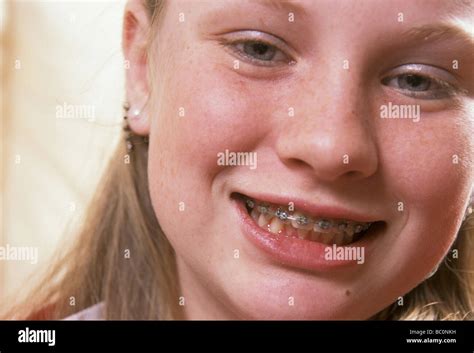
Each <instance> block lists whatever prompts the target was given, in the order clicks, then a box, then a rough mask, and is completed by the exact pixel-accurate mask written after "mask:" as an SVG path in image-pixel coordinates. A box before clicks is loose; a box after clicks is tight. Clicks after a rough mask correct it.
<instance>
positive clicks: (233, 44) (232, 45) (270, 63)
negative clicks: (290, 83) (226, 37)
mask: <svg viewBox="0 0 474 353" xmlns="http://www.w3.org/2000/svg"><path fill="white" fill-rule="evenodd" d="M221 44H222V45H223V46H224V47H225V48H227V49H228V50H231V51H232V52H233V53H234V54H235V55H237V56H239V58H241V59H243V60H245V61H247V62H249V63H250V64H254V65H257V66H267V67H274V66H278V65H281V64H286V65H291V64H292V63H294V60H293V59H292V58H291V57H290V56H289V55H288V54H287V53H285V51H284V50H282V49H280V48H279V47H278V46H276V45H274V44H271V43H269V42H267V41H264V40H261V39H239V40H235V41H230V42H228V41H225V42H222V43H221ZM239 45H242V46H245V45H264V46H266V47H268V50H273V51H274V52H275V55H279V54H281V55H283V56H284V59H283V60H261V59H258V58H256V57H254V56H252V55H251V54H249V53H246V52H245V48H241V49H239V48H238V46H239Z"/></svg>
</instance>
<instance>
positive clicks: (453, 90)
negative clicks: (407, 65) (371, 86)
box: [381, 72, 459, 100]
mask: <svg viewBox="0 0 474 353" xmlns="http://www.w3.org/2000/svg"><path fill="white" fill-rule="evenodd" d="M410 76H411V77H414V78H417V79H420V78H421V79H423V80H427V81H428V90H427V91H416V90H413V91H412V90H409V89H404V88H395V89H396V90H397V91H400V92H402V93H403V94H405V95H407V96H409V97H412V98H415V99H426V100H429V99H443V98H449V97H453V96H456V95H457V94H458V93H459V89H458V88H457V87H456V86H454V85H452V84H451V83H448V82H446V81H444V80H440V79H438V78H436V77H431V76H427V75H423V74H419V73H418V72H404V73H401V74H398V75H393V76H389V77H385V78H383V79H382V81H381V82H382V84H383V85H385V86H388V83H389V82H390V81H392V80H394V79H400V78H403V77H410ZM433 85H436V86H437V87H436V88H435V90H434V91H432V92H431V93H427V92H428V91H429V89H430V88H431V86H433Z"/></svg>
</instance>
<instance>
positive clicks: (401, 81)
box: [397, 74, 432, 92]
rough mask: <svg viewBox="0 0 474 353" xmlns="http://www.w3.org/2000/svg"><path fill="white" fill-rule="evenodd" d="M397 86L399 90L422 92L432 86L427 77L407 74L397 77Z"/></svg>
mask: <svg viewBox="0 0 474 353" xmlns="http://www.w3.org/2000/svg"><path fill="white" fill-rule="evenodd" d="M397 85H398V87H399V88H401V89H406V90H411V91H415V92H423V91H427V90H428V89H429V88H430V87H431V86H432V82H431V80H430V79H429V78H427V77H423V76H420V75H412V74H408V75H400V76H398V77H397Z"/></svg>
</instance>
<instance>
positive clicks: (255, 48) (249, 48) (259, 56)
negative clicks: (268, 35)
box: [235, 41, 279, 61]
mask: <svg viewBox="0 0 474 353" xmlns="http://www.w3.org/2000/svg"><path fill="white" fill-rule="evenodd" d="M235 48H236V49H238V50H240V51H242V52H243V53H245V55H247V56H249V57H251V58H253V59H256V60H261V61H272V60H273V59H274V58H275V56H276V55H277V53H278V51H279V50H278V49H277V48H276V47H274V46H272V45H269V44H266V43H263V42H258V41H247V42H242V43H237V44H236V45H235Z"/></svg>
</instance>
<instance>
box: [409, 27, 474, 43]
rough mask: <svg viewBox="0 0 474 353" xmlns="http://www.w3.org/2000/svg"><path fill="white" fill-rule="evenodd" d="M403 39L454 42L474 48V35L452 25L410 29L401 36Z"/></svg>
mask: <svg viewBox="0 0 474 353" xmlns="http://www.w3.org/2000/svg"><path fill="white" fill-rule="evenodd" d="M401 36H402V38H406V39H409V40H413V41H425V42H438V41H443V40H454V41H458V42H461V43H464V44H466V45H469V46H471V47H473V49H474V33H469V31H468V30H465V29H464V28H462V27H460V26H457V25H455V24H450V23H440V24H429V25H423V26H419V27H414V28H410V29H409V30H407V31H405V32H403V33H402V34H401Z"/></svg>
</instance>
